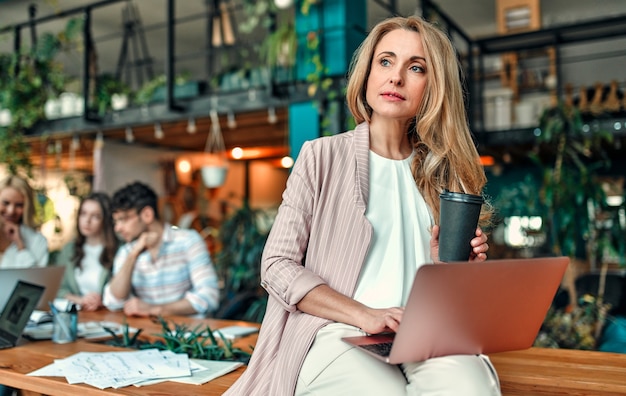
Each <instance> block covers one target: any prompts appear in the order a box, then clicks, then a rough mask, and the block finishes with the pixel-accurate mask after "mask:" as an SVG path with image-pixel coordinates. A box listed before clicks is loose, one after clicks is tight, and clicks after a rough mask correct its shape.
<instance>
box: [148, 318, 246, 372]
mask: <svg viewBox="0 0 626 396" xmlns="http://www.w3.org/2000/svg"><path fill="white" fill-rule="evenodd" d="M158 320H159V322H160V323H161V329H162V330H161V333H159V334H156V336H158V337H160V338H161V339H162V341H156V342H154V343H145V344H143V345H142V346H141V348H143V349H146V348H157V349H161V350H169V351H172V352H174V353H185V354H187V355H188V356H189V357H190V358H192V359H206V360H235V361H242V362H244V363H247V361H248V360H249V359H250V353H248V352H245V351H243V350H241V349H239V348H235V347H233V343H232V341H229V340H228V339H226V338H225V337H223V336H221V337H220V341H218V339H217V338H216V337H215V336H214V335H213V331H212V330H211V328H210V327H209V326H208V325H204V326H202V325H198V326H196V327H194V328H189V326H187V325H185V324H177V323H173V322H172V323H170V322H168V321H167V320H165V319H163V318H162V317H159V318H158Z"/></svg>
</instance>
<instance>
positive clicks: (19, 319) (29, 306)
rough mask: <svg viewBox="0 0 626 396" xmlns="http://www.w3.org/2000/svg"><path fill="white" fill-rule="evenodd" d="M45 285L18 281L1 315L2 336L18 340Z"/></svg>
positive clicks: (12, 340)
mask: <svg viewBox="0 0 626 396" xmlns="http://www.w3.org/2000/svg"><path fill="white" fill-rule="evenodd" d="M43 291H44V287H43V286H39V285H34V284H32V283H27V282H23V281H18V282H17V284H16V285H15V288H14V289H13V292H12V293H11V296H10V297H9V300H8V301H7V303H6V305H5V307H4V310H3V311H2V314H1V315H0V336H2V338H5V339H6V340H7V341H11V342H14V343H15V342H17V340H18V339H19V338H20V336H21V335H22V332H23V331H24V328H25V327H26V324H27V323H28V319H29V318H30V315H31V313H32V312H33V310H34V309H35V306H36V305H37V302H38V301H39V299H40V298H41V295H42V294H43Z"/></svg>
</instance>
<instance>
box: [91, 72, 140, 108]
mask: <svg viewBox="0 0 626 396" xmlns="http://www.w3.org/2000/svg"><path fill="white" fill-rule="evenodd" d="M130 93H131V89H130V87H129V86H128V85H127V84H126V83H124V82H123V81H120V80H118V79H117V78H115V76H113V75H111V74H102V75H100V76H98V82H97V84H96V96H95V105H96V107H97V108H98V114H100V115H104V114H105V113H106V112H107V111H108V110H110V109H111V102H112V98H113V95H115V94H122V95H130Z"/></svg>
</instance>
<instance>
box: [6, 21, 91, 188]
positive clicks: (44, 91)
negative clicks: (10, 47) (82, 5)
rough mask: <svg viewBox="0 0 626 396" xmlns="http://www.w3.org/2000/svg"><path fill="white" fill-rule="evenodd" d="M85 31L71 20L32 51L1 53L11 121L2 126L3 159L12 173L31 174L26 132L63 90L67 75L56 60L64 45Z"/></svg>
mask: <svg viewBox="0 0 626 396" xmlns="http://www.w3.org/2000/svg"><path fill="white" fill-rule="evenodd" d="M81 30H82V20H79V19H72V20H70V21H69V22H68V24H67V26H66V29H65V30H64V31H63V32H61V33H59V34H58V35H53V34H51V33H44V34H42V35H40V36H39V37H38V39H37V43H36V45H35V46H34V47H33V48H30V49H29V50H20V51H18V52H13V53H6V54H0V75H2V76H3V78H1V79H0V107H1V108H3V109H8V110H9V111H10V113H11V124H10V125H9V126H7V127H5V128H0V137H1V138H2V139H0V162H2V163H5V164H7V168H8V171H9V172H10V173H11V174H17V173H18V172H20V170H23V171H24V173H26V174H27V175H28V176H31V173H32V163H31V161H30V153H29V151H28V147H27V146H26V144H24V143H23V134H24V133H25V132H26V131H27V130H28V129H29V128H32V127H33V126H34V125H35V124H37V123H38V122H39V121H41V120H43V119H44V118H45V114H44V106H45V103H46V101H47V100H48V98H50V97H55V96H57V95H58V94H59V93H61V91H62V90H63V87H64V85H65V75H64V73H63V70H62V67H61V64H60V63H59V62H57V61H56V60H55V57H56V55H57V54H58V53H59V51H61V50H62V49H63V48H65V47H67V46H68V45H70V44H71V43H72V40H75V39H76V37H77V34H78V33H79V32H80V31H81Z"/></svg>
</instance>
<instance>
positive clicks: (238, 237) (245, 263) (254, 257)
mask: <svg viewBox="0 0 626 396" xmlns="http://www.w3.org/2000/svg"><path fill="white" fill-rule="evenodd" d="M268 217H269V216H268V215H267V213H266V212H264V211H262V210H258V209H252V208H250V205H249V204H248V203H247V201H246V202H244V204H243V206H242V207H241V208H239V209H238V210H237V211H235V212H234V213H233V214H232V215H231V216H230V217H229V218H227V219H226V220H225V221H224V222H223V223H222V225H221V227H220V229H219V233H218V238H219V240H220V245H221V248H220V250H219V251H218V253H217V255H216V258H215V261H216V267H217V271H218V274H219V276H220V279H222V280H223V281H224V288H223V292H222V297H221V306H222V308H221V314H223V315H225V312H227V311H228V310H229V308H233V302H237V303H240V304H243V305H244V306H243V307H242V309H241V310H239V311H238V313H231V314H229V315H228V317H229V318H230V319H244V318H245V319H247V320H252V321H255V322H259V321H261V319H262V317H263V314H264V312H265V309H264V308H265V305H264V304H265V301H266V299H267V296H266V295H265V294H264V293H263V292H262V289H261V288H260V281H261V280H260V268H261V255H262V253H263V248H264V247H265V241H266V240H267V235H268V228H267V225H268V224H269V218H268ZM240 296H250V298H245V299H243V298H239V299H238V297H240ZM252 313H254V315H253V314H252ZM230 315H236V316H234V317H233V316H230ZM218 316H219V315H218Z"/></svg>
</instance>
